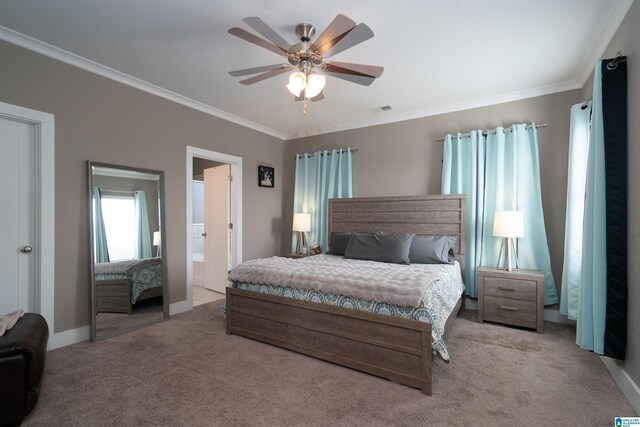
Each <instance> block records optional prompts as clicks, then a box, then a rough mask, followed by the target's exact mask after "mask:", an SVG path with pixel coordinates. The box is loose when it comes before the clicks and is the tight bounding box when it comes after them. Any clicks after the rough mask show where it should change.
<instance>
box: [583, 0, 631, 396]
mask: <svg viewBox="0 0 640 427" xmlns="http://www.w3.org/2000/svg"><path fill="white" fill-rule="evenodd" d="M638 28H640V2H634V4H633V5H632V6H631V9H629V12H628V13H627V16H626V17H625V19H624V21H622V24H621V25H620V27H619V28H618V31H617V32H616V34H615V35H614V37H613V39H612V40H611V43H609V46H608V47H607V50H606V51H605V54H604V55H603V58H613V57H614V56H615V55H616V52H618V51H622V52H623V53H624V54H625V55H627V57H628V58H629V63H628V65H629V68H628V71H627V73H628V74H627V83H628V92H627V99H628V101H627V102H628V108H629V111H628V115H627V116H628V121H629V139H628V144H629V148H628V156H627V158H628V159H630V160H629V163H628V164H629V175H628V182H629V190H628V194H629V199H628V200H629V207H628V211H627V212H628V218H629V231H628V236H629V243H628V251H629V252H628V262H629V267H628V274H629V282H628V283H629V304H628V305H627V307H628V316H629V318H628V321H627V360H626V361H625V362H624V363H622V366H623V368H624V369H625V371H626V372H627V373H628V374H629V376H630V377H631V378H632V379H633V380H634V381H635V383H636V384H637V385H640V310H638V306H639V305H640V191H638V184H639V183H640V169H639V168H638V167H637V166H636V163H637V162H638V159H640V138H639V137H638V135H640V121H639V120H638V118H639V117H640V63H639V62H638V61H637V59H638V58H640V31H638ZM593 66H594V67H595V64H593ZM592 85H593V83H591V82H589V83H588V84H587V85H585V88H584V94H585V95H586V96H588V94H590V93H591V91H592V88H593V87H592ZM586 96H585V98H586Z"/></svg>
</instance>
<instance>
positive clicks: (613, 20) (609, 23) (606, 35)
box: [577, 0, 633, 86]
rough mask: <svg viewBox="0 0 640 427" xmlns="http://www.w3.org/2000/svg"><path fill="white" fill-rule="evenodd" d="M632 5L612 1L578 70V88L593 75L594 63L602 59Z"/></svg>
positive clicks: (629, 2)
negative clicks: (594, 40) (596, 35)
mask: <svg viewBox="0 0 640 427" xmlns="http://www.w3.org/2000/svg"><path fill="white" fill-rule="evenodd" d="M631 5H633V0H619V1H614V2H613V5H612V6H611V9H609V14H608V15H607V17H606V18H605V19H604V25H603V26H602V29H601V30H600V33H599V34H598V37H597V38H596V42H595V44H594V45H593V48H592V49H591V51H590V52H589V55H587V59H586V60H585V62H584V64H582V68H580V72H579V73H578V79H577V81H578V83H580V86H584V84H585V83H586V82H587V80H588V79H589V76H591V73H593V68H594V67H595V66H596V63H597V62H598V61H599V60H600V58H602V55H604V52H605V50H607V46H609V43H611V40H612V39H613V36H614V35H615V34H616V32H617V31H618V28H619V27H620V24H622V21H623V20H624V17H625V16H627V12H629V9H630V8H631Z"/></svg>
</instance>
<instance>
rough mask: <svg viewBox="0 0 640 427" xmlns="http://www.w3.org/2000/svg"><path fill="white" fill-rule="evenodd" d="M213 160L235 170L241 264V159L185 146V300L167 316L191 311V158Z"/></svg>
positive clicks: (237, 256) (239, 260) (237, 233)
mask: <svg viewBox="0 0 640 427" xmlns="http://www.w3.org/2000/svg"><path fill="white" fill-rule="evenodd" d="M194 157H198V158H201V159H207V160H213V161H216V162H223V163H229V164H230V165H232V171H233V170H234V169H235V173H234V175H233V180H234V182H235V183H236V185H235V189H236V195H237V197H236V205H237V206H236V209H237V210H236V212H237V213H236V222H235V223H234V227H235V228H236V233H235V236H236V244H235V248H236V253H235V255H236V256H235V262H236V264H240V263H241V262H242V157H237V156H232V155H230V154H224V153H218V152H215V151H210V150H205V149H203V148H198V147H192V146H190V145H187V159H186V166H187V168H186V169H187V176H186V192H187V217H186V236H187V239H186V246H187V251H186V252H187V257H186V264H187V281H186V282H187V299H186V300H185V301H181V302H177V303H174V304H171V305H170V306H169V314H171V315H173V314H177V313H180V312H183V311H188V310H191V309H193V226H192V224H191V223H192V218H193V191H192V183H193V158H194Z"/></svg>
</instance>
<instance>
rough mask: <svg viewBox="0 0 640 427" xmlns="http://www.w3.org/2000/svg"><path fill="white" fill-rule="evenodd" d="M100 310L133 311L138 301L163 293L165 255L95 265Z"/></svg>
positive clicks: (98, 310) (129, 312)
mask: <svg viewBox="0 0 640 427" xmlns="http://www.w3.org/2000/svg"><path fill="white" fill-rule="evenodd" d="M95 275H96V278H95V283H96V297H97V298H96V313H127V314H131V313H132V311H133V305H134V304H136V303H137V302H138V301H142V300H145V299H150V298H155V297H159V296H162V284H163V273H162V258H145V259H132V260H124V261H115V262H108V263H97V264H96V265H95Z"/></svg>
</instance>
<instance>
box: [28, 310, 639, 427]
mask: <svg viewBox="0 0 640 427" xmlns="http://www.w3.org/2000/svg"><path fill="white" fill-rule="evenodd" d="M221 303H222V301H216V302H214V303H211V304H207V305H202V306H199V307H196V308H195V309H194V311H193V312H190V313H184V314H181V315H178V316H175V317H173V318H172V319H171V320H170V321H167V322H162V323H160V324H157V325H154V326H150V327H147V328H144V329H141V330H138V331H135V332H131V333H129V334H127V335H122V336H118V337H115V338H111V339H108V340H105V341H101V342H98V343H96V344H91V343H79V344H75V345H73V346H70V347H65V348H62V349H58V350H54V351H52V352H49V353H48V355H47V365H46V371H45V378H44V383H43V385H42V395H41V399H40V402H39V403H38V405H37V407H36V408H35V410H34V412H33V413H32V414H31V415H30V416H29V418H27V420H26V421H25V423H24V425H26V426H39V425H47V426H49V425H60V426H71V425H78V426H116V425H117V426H135V425H152V426H161V425H172V426H215V425H247V426H248V425H258V426H285V425H286V426H289V425H291V426H304V425H327V426H328V425H340V426H377V425H380V426H382V425H384V426H389V425H400V426H402V425H407V426H426V425H434V426H439V425H455V426H610V425H613V418H614V417H615V416H625V415H626V416H634V414H635V413H634V411H633V409H632V408H631V406H630V405H629V403H628V402H627V400H626V399H625V397H624V396H623V395H622V393H621V392H620V391H619V390H618V388H617V387H616V385H615V383H614V382H613V380H612V379H611V377H610V376H609V374H608V372H607V370H606V368H605V367H604V365H603V364H602V363H601V362H600V360H599V359H598V357H597V356H595V355H593V354H592V353H589V352H586V351H583V350H579V349H578V348H576V346H575V344H573V341H574V336H573V331H572V329H571V328H570V327H566V326H556V325H552V324H546V325H545V334H544V335H539V334H536V333H532V332H528V331H523V330H518V329H511V328H507V327H503V326H498V325H491V324H484V325H481V324H478V323H475V322H472V321H470V320H467V319H464V318H458V319H457V320H456V322H455V323H454V325H453V329H452V330H451V333H450V334H449V336H448V345H449V353H450V354H451V359H452V361H451V363H450V364H448V365H446V364H444V363H443V362H442V361H441V360H439V359H438V360H436V361H435V363H434V369H433V371H434V372H433V396H431V397H429V396H424V395H422V394H421V393H420V392H419V391H418V390H415V389H412V388H409V387H405V386H402V385H398V384H394V383H391V382H388V381H386V380H383V379H379V378H376V377H373V376H369V375H366V374H362V373H359V372H356V371H353V370H350V369H346V368H341V367H338V366H335V365H332V364H329V363H325V362H322V361H319V360H316V359H313V358H310V357H307V356H303V355H299V354H296V353H293V352H290V351H287V350H282V349H279V348H277V347H272V346H269V345H266V344H262V343H259V342H255V341H252V340H249V339H246V338H242V337H238V336H227V335H225V331H224V323H223V319H222V316H221V315H220V314H219V308H220V306H221ZM468 315H469V314H467V316H468Z"/></svg>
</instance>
